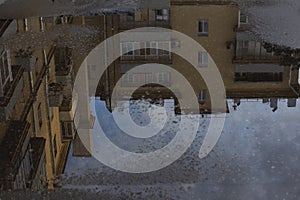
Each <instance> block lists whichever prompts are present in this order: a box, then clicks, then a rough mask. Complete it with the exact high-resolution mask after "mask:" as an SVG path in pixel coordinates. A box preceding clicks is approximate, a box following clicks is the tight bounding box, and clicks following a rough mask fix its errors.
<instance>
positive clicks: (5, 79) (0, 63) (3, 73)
mask: <svg viewBox="0 0 300 200" xmlns="http://www.w3.org/2000/svg"><path fill="white" fill-rule="evenodd" d="M10 81H12V74H11V65H10V56H9V52H8V51H2V53H1V54H0V97H1V96H3V95H4V93H5V92H4V91H5V88H6V87H7V86H8V84H9V82H10Z"/></svg>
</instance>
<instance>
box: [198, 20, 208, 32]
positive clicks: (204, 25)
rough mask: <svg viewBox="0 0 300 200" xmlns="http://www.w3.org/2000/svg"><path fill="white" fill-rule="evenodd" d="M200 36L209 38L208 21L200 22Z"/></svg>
mask: <svg viewBox="0 0 300 200" xmlns="http://www.w3.org/2000/svg"><path fill="white" fill-rule="evenodd" d="M198 35H199V36H208V20H207V19H202V20H199V22H198Z"/></svg>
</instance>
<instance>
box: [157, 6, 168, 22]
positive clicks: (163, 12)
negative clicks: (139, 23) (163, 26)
mask: <svg viewBox="0 0 300 200" xmlns="http://www.w3.org/2000/svg"><path fill="white" fill-rule="evenodd" d="M159 11H160V12H161V14H158V12H159ZM155 20H156V21H168V20H169V10H168V9H160V10H155Z"/></svg>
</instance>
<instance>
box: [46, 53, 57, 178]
mask: <svg viewBox="0 0 300 200" xmlns="http://www.w3.org/2000/svg"><path fill="white" fill-rule="evenodd" d="M43 55H44V63H45V64H44V67H47V73H46V76H45V80H46V86H45V97H46V103H47V105H46V112H47V118H48V120H47V121H48V132H49V138H50V141H49V142H50V148H51V149H50V152H51V165H52V174H53V177H54V176H55V175H56V169H55V162H54V160H55V158H54V152H53V143H52V129H51V119H50V115H49V105H50V104H49V98H48V81H49V80H48V74H49V73H50V72H49V63H48V59H47V53H46V50H45V49H43Z"/></svg>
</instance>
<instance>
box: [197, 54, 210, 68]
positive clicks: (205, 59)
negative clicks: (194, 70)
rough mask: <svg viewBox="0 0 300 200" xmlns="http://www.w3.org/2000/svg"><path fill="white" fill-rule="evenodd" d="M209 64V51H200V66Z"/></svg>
mask: <svg viewBox="0 0 300 200" xmlns="http://www.w3.org/2000/svg"><path fill="white" fill-rule="evenodd" d="M207 66H208V53H207V52H204V51H200V52H198V67H207Z"/></svg>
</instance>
